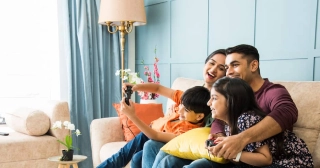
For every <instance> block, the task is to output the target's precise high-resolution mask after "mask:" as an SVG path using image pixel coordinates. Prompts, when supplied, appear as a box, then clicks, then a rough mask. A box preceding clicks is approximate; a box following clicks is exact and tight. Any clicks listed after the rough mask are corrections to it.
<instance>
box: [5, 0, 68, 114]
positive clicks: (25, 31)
mask: <svg viewBox="0 0 320 168" xmlns="http://www.w3.org/2000/svg"><path fill="white" fill-rule="evenodd" d="M57 11H58V10H57V1H56V0H45V1H43V0H28V1H26V0H14V1H0V20H1V22H2V23H1V28H0V44H1V47H0V78H1V82H0V113H5V112H7V111H10V110H12V109H13V108H16V107H18V106H29V104H32V103H33V102H39V101H40V102H42V101H46V100H50V99H55V100H58V99H61V97H62V96H61V88H60V83H61V78H60V73H62V72H61V67H60V66H59V64H61V63H60V61H61V60H60V59H59V45H58V40H59V38H58V13H57ZM66 87H67V86H66Z"/></svg>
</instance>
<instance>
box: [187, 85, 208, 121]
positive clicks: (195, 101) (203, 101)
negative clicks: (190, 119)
mask: <svg viewBox="0 0 320 168" xmlns="http://www.w3.org/2000/svg"><path fill="white" fill-rule="evenodd" d="M209 99H210V92H209V90H208V89H206V88H205V87H203V86H195V87H192V88H190V89H188V90H186V91H185V92H184V93H183V95H182V97H181V103H182V104H183V105H184V107H185V108H186V109H188V110H192V111H194V112H195V113H204V116H207V115H209V114H210V113H211V109H210V107H209V106H208V105H207V102H208V101H209Z"/></svg>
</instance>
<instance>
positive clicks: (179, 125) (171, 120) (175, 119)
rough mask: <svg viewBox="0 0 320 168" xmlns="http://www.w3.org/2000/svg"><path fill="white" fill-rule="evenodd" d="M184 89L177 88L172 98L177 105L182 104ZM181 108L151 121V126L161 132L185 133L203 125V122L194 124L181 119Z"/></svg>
mask: <svg viewBox="0 0 320 168" xmlns="http://www.w3.org/2000/svg"><path fill="white" fill-rule="evenodd" d="M182 94H183V91H181V90H176V91H175V93H174V94H173V97H172V98H171V99H172V100H173V101H174V102H175V103H176V107H178V106H179V105H180V104H181V97H182ZM178 111H179V108H175V110H174V113H170V114H167V115H166V116H164V117H161V118H159V119H157V120H154V121H152V122H151V128H152V129H154V130H156V131H159V132H168V133H173V134H176V135H180V134H182V133H185V132H187V131H189V130H191V129H194V128H199V127H202V126H203V125H204V124H203V123H197V124H192V123H190V122H188V121H180V120H179V116H180V114H179V112H178Z"/></svg>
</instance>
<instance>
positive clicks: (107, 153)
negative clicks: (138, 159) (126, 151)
mask: <svg viewBox="0 0 320 168" xmlns="http://www.w3.org/2000/svg"><path fill="white" fill-rule="evenodd" d="M126 144H127V142H125V141H120V142H109V143H106V144H104V145H103V146H102V147H101V149H100V161H101V162H103V161H104V160H106V159H108V158H109V157H111V156H112V155H113V154H115V153H117V152H118V151H119V150H120V149H121V148H122V147H124V145H126ZM101 162H100V163H101ZM129 167H130V162H129V163H128V164H127V166H126V167H125V168H129Z"/></svg>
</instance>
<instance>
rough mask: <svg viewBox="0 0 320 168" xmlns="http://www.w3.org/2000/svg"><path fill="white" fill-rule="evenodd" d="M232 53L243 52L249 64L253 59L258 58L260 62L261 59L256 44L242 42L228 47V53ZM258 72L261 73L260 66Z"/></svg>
mask: <svg viewBox="0 0 320 168" xmlns="http://www.w3.org/2000/svg"><path fill="white" fill-rule="evenodd" d="M232 53H238V54H242V57H244V58H246V59H247V62H248V65H249V64H250V63H251V62H252V61H253V60H257V61H258V62H259V59H260V58H259V57H260V56H259V52H258V50H257V49H256V48H255V47H254V46H251V45H248V44H240V45H237V46H234V47H230V48H227V49H226V55H229V54H232ZM258 73H259V74H260V66H259V67H258Z"/></svg>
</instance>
